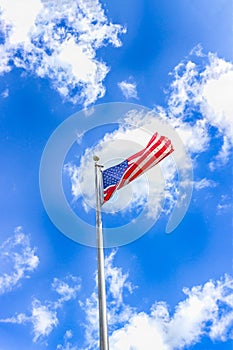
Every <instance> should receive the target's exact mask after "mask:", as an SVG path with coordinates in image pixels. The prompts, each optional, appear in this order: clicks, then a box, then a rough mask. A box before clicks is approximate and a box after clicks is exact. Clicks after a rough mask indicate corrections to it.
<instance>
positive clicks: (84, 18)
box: [0, 0, 125, 106]
mask: <svg viewBox="0 0 233 350" xmlns="http://www.w3.org/2000/svg"><path fill="white" fill-rule="evenodd" d="M0 19H1V27H0V31H1V32H2V35H3V37H4V43H3V45H1V47H0V62H1V64H0V73H2V74H3V73H5V72H9V71H10V70H11V69H12V67H13V66H15V67H20V68H23V69H25V70H26V71H28V72H31V73H33V74H36V75H37V76H39V77H47V78H49V79H51V81H52V84H53V87H54V88H55V89H56V90H57V91H59V93H60V94H61V95H62V96H63V97H64V98H66V99H68V100H70V101H72V102H74V103H76V102H79V103H83V104H84V106H87V105H89V104H91V103H94V102H95V101H96V99H97V98H100V97H102V96H103V95H104V93H105V88H104V86H103V80H104V78H105V77H106V74H107V73H108V71H109V68H108V67H107V65H106V64H105V63H104V62H103V61H102V60H98V59H97V58H96V51H97V50H98V49H99V48H100V47H102V46H104V45H108V44H111V45H114V46H116V47H118V46H120V45H121V42H120V40H119V38H118V36H119V34H121V33H124V32H125V29H124V28H123V27H121V26H120V25H117V24H112V23H111V22H109V21H108V19H107V17H106V16H105V14H104V10H103V9H102V7H101V4H100V3H99V1H98V0H82V1H79V2H78V3H77V1H75V0H69V1H67V0H60V1H57V0H34V1H33V2H32V1H30V0H22V1H21V2H20V3H19V2H18V1H17V0H9V1H7V0H0Z"/></svg>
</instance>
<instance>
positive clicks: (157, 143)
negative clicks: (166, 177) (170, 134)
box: [103, 133, 174, 203]
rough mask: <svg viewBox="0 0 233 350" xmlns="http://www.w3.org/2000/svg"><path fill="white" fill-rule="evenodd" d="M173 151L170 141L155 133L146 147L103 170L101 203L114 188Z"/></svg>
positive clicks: (116, 188) (140, 173) (120, 186)
mask: <svg viewBox="0 0 233 350" xmlns="http://www.w3.org/2000/svg"><path fill="white" fill-rule="evenodd" d="M173 151H174V148H173V146H172V144H171V141H170V140H169V139H168V138H167V137H165V136H159V135H158V133H155V134H154V135H153V136H152V138H151V139H150V141H149V143H148V144H147V146H146V148H144V149H143V150H141V151H140V152H137V153H136V154H134V155H132V156H131V157H129V158H127V159H126V160H124V161H123V162H121V163H120V164H117V165H115V166H112V167H111V168H108V169H106V170H104V171H103V191H104V193H103V203H105V202H107V201H108V200H109V199H110V198H111V197H112V195H113V193H114V192H115V191H116V190H119V189H120V188H122V187H123V186H125V185H127V184H128V183H130V182H131V181H133V180H134V179H136V178H137V177H138V176H140V175H142V173H144V172H145V171H147V170H148V169H150V168H152V167H153V166H155V165H156V164H158V163H159V162H160V161H161V160H162V159H164V158H165V157H167V156H168V155H169V154H171V153H172V152H173Z"/></svg>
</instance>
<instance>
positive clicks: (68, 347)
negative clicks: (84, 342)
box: [57, 330, 78, 350]
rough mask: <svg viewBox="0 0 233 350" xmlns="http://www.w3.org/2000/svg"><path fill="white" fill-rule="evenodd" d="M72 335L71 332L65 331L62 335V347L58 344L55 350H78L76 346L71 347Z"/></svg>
mask: <svg viewBox="0 0 233 350" xmlns="http://www.w3.org/2000/svg"><path fill="white" fill-rule="evenodd" d="M72 337H73V334H72V332H71V330H68V331H66V333H65V335H64V345H62V344H59V345H57V350H78V347H77V346H72V345H71V343H70V341H69V340H70V339H72Z"/></svg>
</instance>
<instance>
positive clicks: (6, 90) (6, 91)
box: [1, 89, 9, 98]
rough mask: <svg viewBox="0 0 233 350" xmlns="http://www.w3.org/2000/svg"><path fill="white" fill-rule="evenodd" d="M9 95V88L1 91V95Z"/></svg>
mask: <svg viewBox="0 0 233 350" xmlns="http://www.w3.org/2000/svg"><path fill="white" fill-rule="evenodd" d="M8 96H9V89H5V90H4V91H3V92H2V93H1V97H3V98H7V97H8Z"/></svg>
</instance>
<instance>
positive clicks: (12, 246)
mask: <svg viewBox="0 0 233 350" xmlns="http://www.w3.org/2000/svg"><path fill="white" fill-rule="evenodd" d="M35 252H36V249H35V248H32V247H31V245H30V240H29V236H28V235H26V234H24V233H23V231H22V228H21V227H17V228H16V229H15V232H14V235H13V236H12V237H10V238H8V239H7V240H6V241H5V242H3V243H2V245H1V246H0V262H1V268H0V294H4V293H6V292H10V291H11V290H12V289H14V288H16V287H18V286H19V285H20V281H21V280H22V279H24V278H29V277H30V273H31V272H33V271H34V270H35V269H36V268H37V266H38V264H39V258H38V256H37V255H36V253H35Z"/></svg>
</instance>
